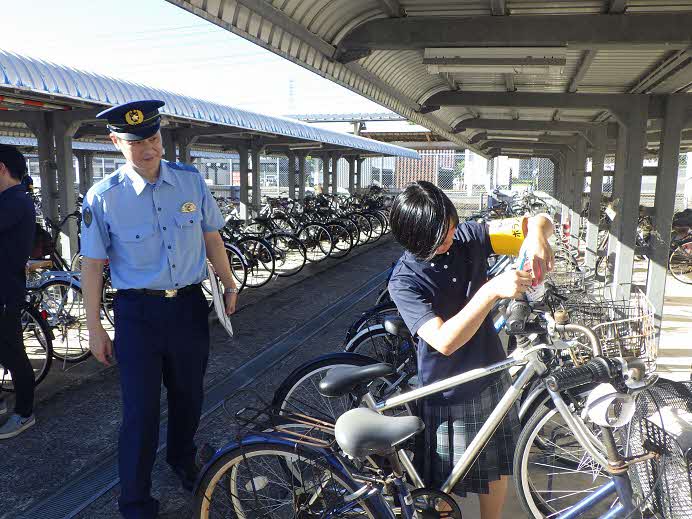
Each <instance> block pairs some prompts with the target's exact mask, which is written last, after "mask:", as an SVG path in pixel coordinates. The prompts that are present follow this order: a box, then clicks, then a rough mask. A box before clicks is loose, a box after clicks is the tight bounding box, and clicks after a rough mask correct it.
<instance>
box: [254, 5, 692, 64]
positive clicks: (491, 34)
mask: <svg viewBox="0 0 692 519" xmlns="http://www.w3.org/2000/svg"><path fill="white" fill-rule="evenodd" d="M243 1H244V2H246V1H247V0H243ZM690 26H692V13H690V12H675V13H647V14H628V15H613V14H595V15H565V16H552V15H531V16H517V17H512V16H472V17H454V18H451V17H450V18H447V17H445V18H438V17H424V16H415V17H409V18H379V19H374V20H370V21H368V22H365V23H363V24H361V25H359V26H358V27H356V28H355V29H354V30H353V31H351V32H350V33H349V34H347V35H346V36H345V37H344V38H343V39H342V40H341V41H340V42H339V44H338V46H337V52H339V53H343V52H346V51H354V50H359V51H370V50H376V49H379V50H419V49H425V48H427V47H516V46H519V47H522V46H524V47H575V48H582V49H601V48H614V47H615V48H627V49H632V48H636V47H637V46H641V45H647V46H654V47H656V48H658V47H661V46H665V48H668V49H674V48H676V46H677V48H686V47H688V46H689V45H691V44H692V31H690Z"/></svg>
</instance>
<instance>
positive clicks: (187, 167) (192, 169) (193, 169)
mask: <svg viewBox="0 0 692 519" xmlns="http://www.w3.org/2000/svg"><path fill="white" fill-rule="evenodd" d="M166 164H167V165H168V167H170V168H172V169H178V170H181V171H190V172H195V173H199V171H198V170H197V168H196V167H194V166H193V165H192V164H185V163H184V162H169V161H166Z"/></svg>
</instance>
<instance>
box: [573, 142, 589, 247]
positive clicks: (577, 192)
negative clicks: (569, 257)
mask: <svg viewBox="0 0 692 519" xmlns="http://www.w3.org/2000/svg"><path fill="white" fill-rule="evenodd" d="M574 158H575V163H574V181H573V185H574V198H573V199H572V200H573V205H572V213H571V217H572V218H571V223H570V229H571V233H572V245H574V247H578V246H579V235H580V232H581V226H582V218H581V214H582V211H583V208H584V177H585V176H586V139H584V137H581V136H579V137H578V138H577V145H576V147H575V151H574Z"/></svg>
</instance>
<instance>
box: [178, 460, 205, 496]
mask: <svg viewBox="0 0 692 519" xmlns="http://www.w3.org/2000/svg"><path fill="white" fill-rule="evenodd" d="M171 470H172V471H173V472H174V473H175V475H176V476H178V479H179V480H180V485H181V486H182V487H183V488H184V489H185V490H187V491H188V492H192V490H193V488H194V487H195V481H197V476H198V475H199V467H198V466H197V465H196V464H195V463H189V464H187V465H171Z"/></svg>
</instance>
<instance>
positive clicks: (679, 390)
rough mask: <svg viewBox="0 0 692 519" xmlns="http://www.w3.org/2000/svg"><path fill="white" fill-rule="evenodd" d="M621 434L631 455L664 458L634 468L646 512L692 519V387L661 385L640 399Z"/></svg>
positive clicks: (635, 485)
mask: <svg viewBox="0 0 692 519" xmlns="http://www.w3.org/2000/svg"><path fill="white" fill-rule="evenodd" d="M620 434H621V439H622V444H623V445H627V448H628V449H629V452H626V455H628V456H632V455H634V456H637V455H641V454H644V453H645V452H649V451H654V452H656V453H658V454H659V455H660V457H659V458H658V459H650V460H648V461H646V462H642V463H637V464H635V465H632V466H631V467H630V471H629V475H630V479H631V481H632V486H633V489H634V490H635V492H636V493H637V494H639V498H640V499H643V498H647V502H646V504H645V505H644V504H643V505H642V507H643V508H648V509H649V510H650V511H652V512H654V513H655V514H656V516H657V517H663V518H664V519H682V518H689V517H692V383H690V382H673V381H671V380H665V379H661V380H659V382H658V383H657V384H656V385H655V386H654V387H653V388H651V389H650V390H648V391H644V392H643V393H641V394H640V395H639V397H638V399H637V409H636V412H635V415H634V417H633V419H632V421H631V422H630V424H629V425H628V426H626V427H623V428H622V429H621V430H620Z"/></svg>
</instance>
